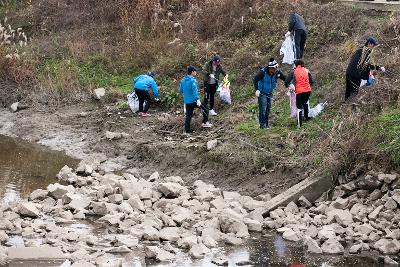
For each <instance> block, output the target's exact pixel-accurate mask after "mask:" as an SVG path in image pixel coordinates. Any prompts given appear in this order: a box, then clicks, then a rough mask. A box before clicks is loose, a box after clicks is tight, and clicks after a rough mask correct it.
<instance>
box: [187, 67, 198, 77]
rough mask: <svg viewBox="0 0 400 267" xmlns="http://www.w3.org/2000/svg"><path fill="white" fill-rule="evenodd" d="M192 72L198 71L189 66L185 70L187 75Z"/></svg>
mask: <svg viewBox="0 0 400 267" xmlns="http://www.w3.org/2000/svg"><path fill="white" fill-rule="evenodd" d="M194 71H198V69H197V68H196V67H195V66H192V65H190V66H189V67H188V68H187V73H188V74H189V75H190V74H192V72H194Z"/></svg>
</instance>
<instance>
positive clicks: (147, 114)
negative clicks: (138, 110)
mask: <svg viewBox="0 0 400 267" xmlns="http://www.w3.org/2000/svg"><path fill="white" fill-rule="evenodd" d="M142 117H151V114H150V113H147V112H143V113H142Z"/></svg>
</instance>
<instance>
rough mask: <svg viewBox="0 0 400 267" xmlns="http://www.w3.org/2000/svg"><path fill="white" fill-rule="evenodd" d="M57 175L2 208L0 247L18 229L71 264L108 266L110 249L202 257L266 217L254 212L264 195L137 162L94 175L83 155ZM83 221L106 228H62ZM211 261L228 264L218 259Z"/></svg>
mask: <svg viewBox="0 0 400 267" xmlns="http://www.w3.org/2000/svg"><path fill="white" fill-rule="evenodd" d="M58 179H59V181H60V183H56V184H50V185H49V186H48V187H47V189H38V190H35V191H33V192H32V193H31V194H30V196H29V199H25V200H22V201H20V202H18V203H11V204H3V205H2V206H1V207H0V216H1V219H0V242H1V244H2V246H1V248H2V249H3V250H0V251H4V248H5V247H4V246H11V243H10V240H9V239H10V238H11V237H14V236H19V237H22V239H23V240H24V245H25V246H39V247H43V246H51V247H60V248H61V249H62V251H63V252H64V253H65V254H66V255H68V258H69V259H70V260H71V261H72V262H73V265H72V266H85V267H87V266H94V264H96V265H97V266H107V265H105V262H107V261H108V260H109V259H110V257H107V255H109V254H121V253H122V254H123V253H130V252H132V251H134V252H137V251H142V253H143V255H144V258H146V259H153V260H156V261H161V262H165V261H173V260H174V258H175V257H176V254H177V253H178V252H180V251H183V252H184V253H188V254H189V255H190V256H191V257H192V258H195V259H197V258H202V257H204V256H205V255H206V254H209V253H210V251H211V249H213V248H216V247H219V246H225V245H226V244H228V245H240V244H242V242H243V240H244V239H245V238H248V237H249V232H252V231H253V232H261V231H262V226H263V225H262V221H263V218H262V217H261V216H260V215H257V214H254V212H253V211H254V210H255V209H257V208H260V207H263V206H264V205H265V202H264V201H260V200H255V199H253V198H251V197H248V196H242V195H240V194H239V193H236V192H227V191H221V190H220V189H218V188H216V187H214V186H213V185H211V184H206V183H204V182H203V181H200V180H198V181H196V182H195V183H194V184H193V185H192V186H190V187H188V186H185V184H184V181H183V180H182V178H181V177H179V176H171V177H160V175H159V173H158V172H154V173H153V174H152V175H151V176H150V177H146V179H145V178H144V177H142V175H141V173H140V172H139V171H138V170H136V169H131V170H127V171H126V172H124V173H123V174H121V175H116V174H111V173H110V174H99V173H98V172H97V171H96V166H94V165H91V164H87V163H85V162H82V163H81V164H80V166H79V167H78V168H77V170H76V171H73V170H72V169H71V168H69V167H68V166H65V167H64V168H63V169H62V170H61V171H60V172H59V174H58ZM82 220H86V221H88V220H90V221H93V220H94V222H95V223H96V224H97V223H101V224H104V225H105V226H106V227H105V232H106V234H102V235H100V236H96V235H94V234H90V235H87V234H81V233H80V232H78V231H74V230H73V229H71V228H65V226H66V225H68V224H73V223H77V222H80V221H82ZM32 240H36V241H35V242H33V241H32ZM37 240H41V242H38V241H37ZM2 255H3V256H6V253H3V254H2ZM216 263H218V264H219V265H227V261H226V260H221V259H218V260H216ZM113 264H114V265H112V266H119V265H120V262H117V263H115V262H114V263H113Z"/></svg>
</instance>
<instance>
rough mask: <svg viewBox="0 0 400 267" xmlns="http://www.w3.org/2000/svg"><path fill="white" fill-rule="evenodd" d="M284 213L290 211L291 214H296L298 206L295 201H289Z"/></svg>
mask: <svg viewBox="0 0 400 267" xmlns="http://www.w3.org/2000/svg"><path fill="white" fill-rule="evenodd" d="M284 211H285V213H286V214H288V213H291V214H296V213H298V212H299V207H297V205H296V203H294V202H293V201H291V202H290V203H289V204H288V205H287V206H286V207H285V209H284Z"/></svg>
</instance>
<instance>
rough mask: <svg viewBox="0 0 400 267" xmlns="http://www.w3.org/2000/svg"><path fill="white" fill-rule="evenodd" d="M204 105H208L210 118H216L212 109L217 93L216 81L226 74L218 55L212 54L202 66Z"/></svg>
mask: <svg viewBox="0 0 400 267" xmlns="http://www.w3.org/2000/svg"><path fill="white" fill-rule="evenodd" d="M203 70H204V82H203V84H204V105H208V103H210V116H216V115H217V113H216V112H215V108H214V96H215V94H216V92H217V88H218V81H220V80H221V79H222V78H221V77H220V76H221V75H222V76H225V75H226V73H225V71H224V70H223V69H222V66H221V57H220V56H219V55H218V54H214V55H213V57H212V59H211V61H208V62H207V63H206V64H205V65H204V69H203Z"/></svg>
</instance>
